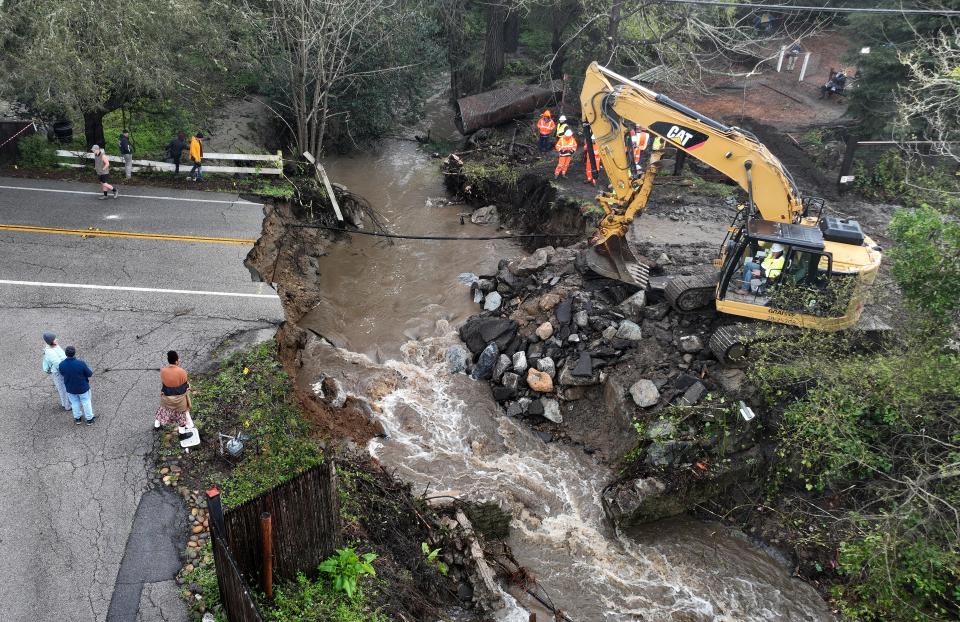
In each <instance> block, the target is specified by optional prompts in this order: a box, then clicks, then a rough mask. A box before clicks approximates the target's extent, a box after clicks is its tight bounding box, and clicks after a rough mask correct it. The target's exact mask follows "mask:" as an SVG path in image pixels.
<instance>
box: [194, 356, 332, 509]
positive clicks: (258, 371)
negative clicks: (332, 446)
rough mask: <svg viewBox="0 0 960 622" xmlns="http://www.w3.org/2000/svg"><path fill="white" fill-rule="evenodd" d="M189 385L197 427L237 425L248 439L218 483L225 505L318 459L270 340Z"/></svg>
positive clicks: (319, 455) (319, 454)
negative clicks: (235, 462)
mask: <svg viewBox="0 0 960 622" xmlns="http://www.w3.org/2000/svg"><path fill="white" fill-rule="evenodd" d="M192 385H193V389H194V396H193V400H192V401H193V414H194V420H195V421H196V423H197V427H198V428H200V429H201V431H202V432H205V433H207V434H216V432H217V431H220V430H228V431H239V432H243V433H244V434H245V435H246V436H248V437H249V439H250V440H249V441H248V442H247V443H246V448H245V450H244V455H245V458H244V460H243V461H242V462H241V463H240V464H239V465H238V466H237V467H236V468H235V469H234V470H233V471H232V472H231V474H230V476H229V477H228V478H227V479H226V481H224V482H223V483H222V485H221V496H222V499H223V503H224V505H225V506H226V507H235V506H237V505H240V504H241V503H244V502H245V501H248V500H249V499H252V498H253V497H255V496H257V495H258V494H260V493H261V492H263V491H265V490H267V489H269V488H272V487H273V486H276V485H278V484H281V483H283V482H285V481H288V480H290V479H291V478H293V477H295V476H296V475H297V474H298V473H301V472H303V471H304V470H306V469H308V468H310V467H312V466H314V465H317V464H319V463H321V462H322V461H323V452H322V450H321V449H320V448H319V446H318V445H317V443H316V442H314V440H313V439H312V438H310V425H309V423H308V422H307V421H306V420H305V419H304V417H303V414H302V412H301V410H300V408H299V406H298V405H297V403H296V401H295V398H294V397H293V388H292V386H291V383H290V379H289V377H288V376H287V374H286V373H285V372H284V371H283V370H282V369H281V368H280V363H279V361H277V359H276V355H275V345H274V344H273V342H267V343H264V344H261V345H259V346H256V347H255V348H252V349H250V350H247V351H244V352H240V353H237V354H234V355H233V356H231V357H230V358H228V359H227V360H226V361H225V362H224V363H223V365H222V366H221V368H220V371H219V372H217V374H216V375H214V376H213V377H201V378H196V379H194V381H193V383H192ZM214 425H215V426H217V427H216V428H213V427H212V426H214ZM233 426H235V428H236V429H235V430H234V429H232V427H233Z"/></svg>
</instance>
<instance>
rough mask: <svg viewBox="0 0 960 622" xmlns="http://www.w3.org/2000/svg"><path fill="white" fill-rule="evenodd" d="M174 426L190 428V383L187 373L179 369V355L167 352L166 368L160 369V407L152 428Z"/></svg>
mask: <svg viewBox="0 0 960 622" xmlns="http://www.w3.org/2000/svg"><path fill="white" fill-rule="evenodd" d="M171 424H176V425H178V426H180V427H181V428H192V427H193V419H192V418H191V417H190V381H189V379H188V378H187V372H186V370H185V369H184V368H182V367H180V355H179V354H177V352H176V351H175V350H170V351H169V352H167V366H166V367H162V368H161V369H160V407H159V408H157V415H156V418H155V419H154V420H153V427H154V428H159V427H160V426H161V425H171Z"/></svg>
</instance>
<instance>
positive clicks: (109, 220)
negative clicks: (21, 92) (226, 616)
mask: <svg viewBox="0 0 960 622" xmlns="http://www.w3.org/2000/svg"><path fill="white" fill-rule="evenodd" d="M0 186H18V187H24V188H25V187H36V188H47V189H58V190H73V191H82V192H95V191H96V190H97V186H96V184H95V183H89V184H77V183H62V182H54V181H28V180H23V179H0ZM121 192H123V187H122V186H121ZM129 192H130V193H132V194H140V195H153V196H164V197H171V198H177V199H193V200H192V201H179V200H162V199H146V198H144V199H137V198H135V197H134V196H124V195H123V194H121V196H120V198H119V199H117V200H108V201H98V200H97V198H96V196H95V195H93V194H71V193H58V192H37V191H32V190H15V189H10V188H0V223H6V224H26V225H35V226H47V227H65V228H83V229H85V228H87V227H97V228H101V229H111V230H122V231H135V232H149V233H172V234H189V235H201V236H222V237H237V238H256V237H257V236H258V235H259V233H260V225H261V221H262V217H263V212H262V207H261V206H259V205H255V204H245V203H243V202H239V201H238V197H236V195H232V196H231V195H225V194H212V193H210V194H208V193H200V192H190V191H175V190H166V189H157V188H145V187H138V188H131V189H130V190H129ZM197 199H200V200H197ZM205 201H216V202H205ZM248 250H249V248H248V247H246V246H240V245H224V244H204V243H196V242H181V241H159V240H140V239H126V238H82V237H79V236H67V235H53V234H42V233H27V232H11V231H4V232H0V279H2V280H8V281H29V282H54V283H71V284H88V285H109V286H126V287H144V288H160V289H177V290H197V291H210V292H234V293H247V294H271V293H272V290H271V289H270V288H269V286H268V285H265V284H262V283H254V282H252V281H251V279H250V274H249V272H248V271H247V270H246V268H245V267H244V266H243V258H244V257H245V256H246V253H247V251H248ZM282 319H283V316H282V309H281V307H280V302H279V300H278V299H276V298H241V297H225V296H209V295H196V294H179V293H177V294H174V293H158V292H139V291H114V290H95V289H76V288H68V287H35V286H29V285H20V284H6V283H0V334H2V338H0V343H2V345H3V347H2V352H3V358H2V359H0V434H2V437H3V439H4V443H3V445H2V447H0V473H2V474H3V475H2V478H0V486H2V498H3V503H2V504H0V607H2V609H0V610H2V612H3V613H2V614H0V617H2V619H4V620H11V621H20V620H30V621H40V620H44V621H45V620H50V621H53V620H57V621H59V620H71V621H87V620H107V619H110V620H123V621H126V620H131V621H132V620H144V621H150V620H166V621H171V622H173V621H177V620H186V619H187V617H186V610H185V608H184V606H183V605H182V604H181V603H180V601H179V599H178V598H177V596H176V585H175V583H173V581H172V579H173V578H174V575H175V573H176V571H177V569H178V564H176V563H174V561H175V556H176V554H177V552H178V551H179V547H181V546H182V545H183V542H182V541H180V540H179V539H178V537H179V536H178V534H179V533H181V532H182V530H180V529H178V523H177V521H179V520H182V519H183V516H182V508H180V507H179V506H177V507H176V508H173V506H172V505H171V504H175V503H178V500H177V499H176V498H174V499H173V500H172V501H171V500H170V499H166V500H164V499H163V497H164V493H162V492H161V491H157V490H150V487H149V484H148V481H147V478H148V471H149V469H150V465H149V462H148V461H149V453H150V451H151V447H152V442H153V434H154V431H153V413H154V411H155V410H156V407H157V400H158V398H157V395H158V386H157V385H158V382H159V379H158V374H157V372H156V371H155V369H156V368H159V367H160V366H161V365H163V364H165V362H166V361H165V353H166V351H167V350H170V349H175V350H178V351H179V352H180V356H181V360H182V361H183V362H184V365H185V366H186V367H187V369H188V370H193V369H195V368H198V367H201V366H203V365H204V364H205V362H206V361H207V359H208V357H209V355H210V353H211V351H212V350H213V349H215V348H216V347H217V346H218V345H219V344H220V343H221V342H222V341H223V340H224V339H225V338H226V337H228V336H230V335H233V334H235V333H238V332H240V331H249V330H258V329H264V328H270V327H272V326H275V325H276V324H278V323H279V322H280V321H281V320H282ZM46 330H50V331H53V332H55V333H56V334H57V336H58V339H59V342H60V344H61V345H62V346H64V347H65V346H67V345H75V346H76V347H77V351H78V356H80V357H81V358H83V359H84V360H86V361H87V363H88V364H89V365H90V367H91V368H92V369H93V370H94V377H93V378H92V379H91V387H92V390H93V407H94V411H95V412H96V414H97V422H96V424H95V425H94V426H93V427H87V426H75V425H73V422H72V419H71V416H70V414H69V413H65V412H63V411H62V410H61V408H60V406H59V404H58V401H57V397H56V392H55V389H54V387H53V383H52V382H51V380H50V378H49V377H48V376H46V375H45V374H43V373H42V372H41V371H40V357H41V355H42V350H43V348H42V345H43V344H42V340H41V333H42V332H43V331H46ZM145 493H146V494H145ZM167 496H169V495H167ZM141 498H143V499H144V501H143V503H144V505H143V506H141ZM138 507H139V508H140V509H139V511H138ZM171 508H173V509H171ZM135 517H136V521H135ZM121 561H122V562H123V568H122V569H121ZM118 574H119V575H121V576H120V577H119V578H118ZM115 589H116V593H117V597H116V599H117V602H115V603H114V604H113V605H112V606H111V600H112V599H114V593H115ZM121 595H122V597H121ZM108 612H110V613H109V615H108Z"/></svg>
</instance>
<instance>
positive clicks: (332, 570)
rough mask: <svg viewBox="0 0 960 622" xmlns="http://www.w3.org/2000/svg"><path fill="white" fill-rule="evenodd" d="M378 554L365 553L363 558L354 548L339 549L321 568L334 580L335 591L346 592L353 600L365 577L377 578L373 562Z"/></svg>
mask: <svg viewBox="0 0 960 622" xmlns="http://www.w3.org/2000/svg"><path fill="white" fill-rule="evenodd" d="M375 559H377V554H376V553H364V554H363V556H362V558H361V557H358V556H357V552H356V551H355V550H353V549H352V548H349V547H345V548H342V549H337V553H336V554H335V555H331V556H330V557H328V558H327V559H325V560H324V561H323V562H322V563H321V564H320V566H319V570H320V572H324V573H326V574H328V575H330V577H331V578H332V579H333V589H334V590H335V591H337V592H346V594H347V597H348V598H351V599H352V598H353V597H354V594H355V593H356V591H357V581H358V580H359V579H360V577H362V576H364V575H370V576H376V574H377V571H376V570H374V568H373V561H374V560H375Z"/></svg>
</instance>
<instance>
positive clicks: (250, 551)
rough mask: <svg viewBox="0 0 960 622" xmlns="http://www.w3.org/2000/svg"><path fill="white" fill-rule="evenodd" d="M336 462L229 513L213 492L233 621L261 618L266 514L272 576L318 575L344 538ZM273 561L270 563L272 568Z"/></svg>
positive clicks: (220, 564) (223, 585)
mask: <svg viewBox="0 0 960 622" xmlns="http://www.w3.org/2000/svg"><path fill="white" fill-rule="evenodd" d="M336 473H337V470H336V466H335V464H334V463H333V461H332V460H327V461H325V462H324V463H323V464H320V465H317V466H315V467H313V468H312V469H310V470H308V471H306V472H304V473H302V474H301V475H298V476H297V477H295V478H293V479H292V480H290V481H289V482H286V483H285V484H281V485H279V486H276V487H274V488H271V489H270V490H268V491H266V492H264V493H262V494H261V495H260V496H258V497H255V498H253V499H251V500H250V501H247V502H246V503H244V504H243V505H240V506H237V507H235V508H233V509H232V510H230V511H228V512H226V513H224V512H223V509H222V506H221V503H220V492H219V491H218V490H216V489H212V490H209V491H207V505H208V508H209V511H210V527H211V529H210V531H211V535H212V536H213V549H214V561H215V563H216V567H217V582H218V584H219V587H220V600H221V602H222V603H223V606H224V609H225V610H226V613H227V619H228V620H230V622H257V621H259V620H260V619H261V618H260V614H259V612H258V611H257V607H256V604H255V602H254V600H253V598H252V596H251V590H256V591H257V592H261V593H262V592H265V591H267V589H266V583H265V581H264V578H265V577H264V574H263V573H264V567H265V565H264V550H263V537H262V536H263V535H264V532H262V531H261V516H262V515H263V514H264V513H267V514H269V515H270V522H271V525H272V529H271V530H270V537H269V538H268V540H269V541H270V543H271V549H272V569H273V572H272V576H271V579H276V580H280V581H283V580H293V579H295V578H296V576H297V573H300V572H302V573H304V574H306V575H308V576H311V577H312V576H316V571H317V566H318V565H320V562H321V561H323V560H324V559H326V558H327V557H329V556H330V555H331V554H332V553H333V552H334V550H335V549H336V547H337V545H338V544H339V542H340V504H339V496H338V494H337V479H336ZM270 566H271V564H267V565H266V567H268V568H269V567H270Z"/></svg>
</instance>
